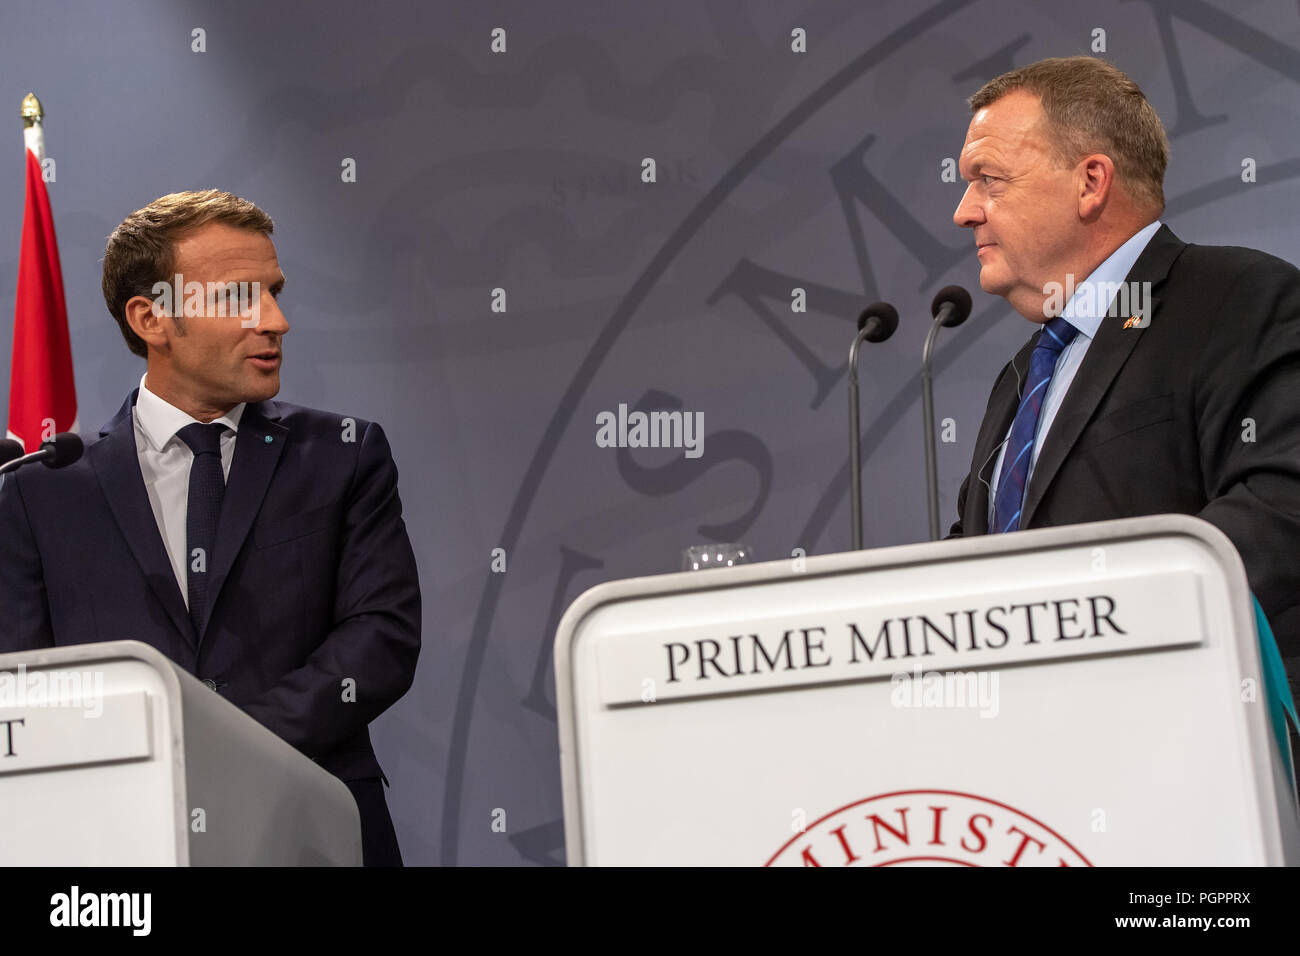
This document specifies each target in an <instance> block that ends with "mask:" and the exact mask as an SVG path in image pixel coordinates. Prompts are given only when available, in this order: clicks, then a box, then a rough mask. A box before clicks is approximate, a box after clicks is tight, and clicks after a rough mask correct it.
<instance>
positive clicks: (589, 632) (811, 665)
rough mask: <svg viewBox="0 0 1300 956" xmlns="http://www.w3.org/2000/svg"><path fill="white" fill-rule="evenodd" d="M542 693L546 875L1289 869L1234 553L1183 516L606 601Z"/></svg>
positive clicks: (580, 619) (1249, 614)
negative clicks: (553, 721)
mask: <svg viewBox="0 0 1300 956" xmlns="http://www.w3.org/2000/svg"><path fill="white" fill-rule="evenodd" d="M555 677H556V700H557V704H558V710H559V732H560V747H561V762H562V777H563V786H564V818H565V831H566V844H567V853H568V861H569V863H570V865H575V864H587V865H638V864H666V865H676V864H722V865H763V864H769V865H795V866H799V865H804V866H811V865H818V866H842V865H854V866H873V865H875V866H885V865H969V866H989V865H993V866H998V865H1011V866H1062V865H1064V866H1089V865H1095V866H1115V865H1144V864H1153V865H1175V866H1179V865H1183V866H1203V865H1207V864H1208V865H1243V864H1244V865H1260V864H1283V863H1291V864H1294V863H1297V862H1300V820H1298V819H1297V816H1298V815H1297V806H1296V798H1295V795H1294V792H1293V789H1292V788H1293V786H1294V782H1293V781H1292V779H1291V778H1290V775H1289V774H1288V773H1287V772H1286V771H1285V770H1284V766H1285V764H1284V762H1283V760H1284V758H1283V754H1282V752H1281V750H1280V749H1279V746H1278V743H1277V741H1278V740H1279V737H1278V736H1277V735H1276V734H1275V733H1274V729H1273V728H1272V727H1271V726H1270V719H1269V714H1268V701H1267V699H1266V691H1265V685H1264V680H1263V675H1262V673H1261V667H1260V659H1259V651H1258V645H1257V636H1256V633H1255V626H1254V617H1253V605H1252V602H1251V598H1250V595H1249V591H1248V590H1247V583H1246V577H1245V572H1244V569H1243V567H1242V564H1241V559H1240V557H1239V556H1238V555H1237V553H1236V551H1235V549H1234V548H1233V547H1232V545H1231V542H1229V540H1228V539H1227V537H1226V536H1224V535H1223V534H1222V533H1221V532H1220V531H1218V530H1217V529H1216V528H1214V527H1213V526H1212V525H1210V524H1208V523H1207V522H1204V521H1201V520H1199V519H1197V518H1192V517H1188V516H1185V515H1158V516H1154V517H1144V518H1133V519H1126V520H1122V521H1107V522H1097V523H1094V524H1085V525H1073V526H1068V527H1060V528H1047V529H1040V530H1031V531H1025V532H1019V533H1015V534H1008V535H997V536H980V537H976V538H966V539H961V540H953V541H940V542H933V543H925V544H916V545H906V546H902V547H892V548H882V549H878V550H873V551H859V552H853V553H846V554H834V555H826V556H819V557H810V558H806V559H803V560H798V559H791V560H783V561H772V562H767V563H762V564H752V565H741V566H738V567H735V568H727V569H717V570H710V571H696V572H689V573H683V574H664V575H659V576H654V577H644V578H635V579H629V580H625V581H616V582H611V583H607V584H602V585H600V586H598V587H595V588H592V589H591V590H589V591H587V592H586V593H585V594H583V595H582V596H581V597H579V598H578V599H577V600H576V601H575V602H574V603H573V605H572V606H571V607H570V608H569V609H568V611H567V612H566V614H565V615H564V617H563V619H562V620H561V622H560V625H559V628H558V630H557V633H556V638H555ZM1280 739H1281V741H1283V744H1284V745H1285V741H1286V736H1285V733H1283V734H1282V735H1281V737H1280Z"/></svg>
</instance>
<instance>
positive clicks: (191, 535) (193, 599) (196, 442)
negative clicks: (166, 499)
mask: <svg viewBox="0 0 1300 956" xmlns="http://www.w3.org/2000/svg"><path fill="white" fill-rule="evenodd" d="M225 430H226V426H225V425H220V424H217V423H215V422H214V423H213V424H211V425H200V424H199V423H197V422H195V423H194V424H193V425H186V426H185V427H184V428H182V429H181V430H180V431H179V432H177V433H176V434H177V435H178V436H179V437H180V440H181V441H183V442H185V444H187V445H189V446H190V450H191V451H193V452H194V461H193V462H191V463H190V492H189V499H188V502H187V503H186V506H185V567H186V570H187V572H188V573H187V574H186V576H185V577H186V582H187V590H188V592H189V599H190V620H191V621H193V622H194V632H195V633H196V634H197V633H199V632H200V631H201V629H202V627H203V616H204V612H205V611H206V610H207V606H208V572H209V571H210V570H211V568H212V547H213V545H214V544H215V543H216V540H217V519H218V518H219V517H220V515H221V499H222V498H223V497H224V495H225V493H226V476H225V473H224V472H223V471H222V468H221V433H222V432H224V431H225Z"/></svg>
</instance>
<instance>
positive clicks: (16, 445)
mask: <svg viewBox="0 0 1300 956" xmlns="http://www.w3.org/2000/svg"><path fill="white" fill-rule="evenodd" d="M21 457H23V446H22V442H16V441H14V440H13V439H12V438H0V465H7V464H9V462H11V461H13V460H14V459H15V458H21Z"/></svg>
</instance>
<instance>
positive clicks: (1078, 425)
mask: <svg viewBox="0 0 1300 956" xmlns="http://www.w3.org/2000/svg"><path fill="white" fill-rule="evenodd" d="M1186 247H1187V244H1186V243H1184V242H1183V241H1182V240H1181V239H1179V238H1178V237H1177V236H1175V235H1174V233H1173V231H1172V230H1171V229H1170V228H1169V227H1168V226H1163V225H1162V226H1161V227H1160V228H1159V229H1158V230H1157V231H1156V234H1155V235H1154V236H1152V237H1151V241H1150V242H1149V243H1147V246H1146V248H1145V249H1143V250H1142V254H1141V255H1139V256H1138V258H1137V261H1136V262H1134V263H1133V268H1132V269H1130V270H1129V274H1128V276H1127V277H1126V279H1125V281H1126V282H1150V283H1151V287H1152V288H1151V303H1150V311H1151V321H1152V322H1155V321H1156V319H1157V318H1158V317H1159V316H1158V314H1157V313H1158V312H1159V305H1160V295H1159V289H1160V285H1161V284H1162V283H1163V282H1164V280H1165V277H1166V276H1167V275H1168V274H1169V267H1170V266H1171V265H1173V262H1174V260H1175V259H1176V258H1178V255H1179V254H1180V253H1181V252H1182V251H1183V249H1185V248H1186ZM1107 306H1108V307H1109V303H1107ZM1125 318H1127V316H1125V317H1116V316H1110V315H1109V314H1108V315H1107V317H1106V318H1104V319H1102V321H1101V325H1100V326H1098V328H1097V336H1096V338H1095V339H1093V341H1092V343H1091V344H1090V345H1089V346H1088V351H1087V352H1086V353H1084V356H1083V362H1082V363H1080V365H1079V368H1078V371H1077V372H1076V373H1075V376H1074V379H1073V381H1071V383H1070V387H1069V390H1068V391H1066V393H1065V397H1064V398H1063V399H1062V401H1061V406H1060V408H1059V409H1058V411H1057V413H1056V417H1055V418H1054V419H1053V420H1052V427H1051V430H1050V431H1048V433H1047V437H1046V438H1045V439H1044V440H1043V447H1042V450H1041V451H1040V452H1039V453H1038V461H1037V462H1036V463H1035V464H1034V469H1033V472H1032V474H1030V476H1029V485H1028V487H1027V488H1026V489H1025V502H1024V509H1023V513H1022V514H1021V516H1020V523H1019V526H1020V527H1021V528H1028V527H1029V525H1030V522H1031V521H1032V520H1033V517H1034V511H1035V510H1036V509H1037V507H1038V505H1039V504H1040V503H1041V502H1042V500H1043V496H1044V495H1045V494H1046V493H1047V489H1048V488H1049V487H1050V486H1051V484H1052V479H1054V478H1055V477H1056V474H1057V472H1059V471H1060V470H1061V464H1062V463H1063V462H1064V461H1065V458H1066V456H1067V455H1069V453H1070V451H1071V450H1072V449H1073V448H1074V446H1075V444H1076V443H1077V442H1078V440H1079V436H1080V435H1082V434H1083V429H1084V427H1085V426H1086V425H1087V424H1088V422H1089V421H1090V420H1091V419H1092V416H1093V413H1094V412H1096V410H1097V406H1098V405H1100V404H1101V400H1102V398H1103V397H1104V396H1105V395H1106V392H1107V391H1109V389H1110V386H1111V383H1112V382H1113V381H1114V380H1115V377H1116V376H1117V375H1118V374H1119V370H1120V369H1121V368H1123V366H1124V363H1125V362H1126V361H1128V357H1129V355H1130V354H1131V353H1132V352H1133V349H1134V347H1135V346H1136V345H1137V343H1138V339H1140V338H1141V337H1142V334H1143V332H1144V331H1145V330H1144V329H1142V328H1139V327H1133V328H1129V329H1126V328H1124V321H1125Z"/></svg>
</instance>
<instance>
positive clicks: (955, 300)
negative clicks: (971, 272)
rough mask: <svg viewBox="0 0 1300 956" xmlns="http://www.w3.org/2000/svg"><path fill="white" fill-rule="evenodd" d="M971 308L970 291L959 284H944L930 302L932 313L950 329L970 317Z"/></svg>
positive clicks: (941, 323)
mask: <svg viewBox="0 0 1300 956" xmlns="http://www.w3.org/2000/svg"><path fill="white" fill-rule="evenodd" d="M970 310H971V301H970V293H969V292H967V291H966V290H965V289H963V288H962V287H961V286H959V285H950V286H944V287H943V288H942V289H940V290H939V292H938V294H937V295H935V297H934V301H933V302H931V303H930V315H932V316H933V317H934V318H935V320H936V321H937V322H938V323H939V324H940V325H942V326H943V327H944V328H948V329H952V328H956V327H957V326H959V325H961V324H962V323H963V322H965V321H966V320H967V319H968V318H970ZM940 313H942V315H941V314H940Z"/></svg>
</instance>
